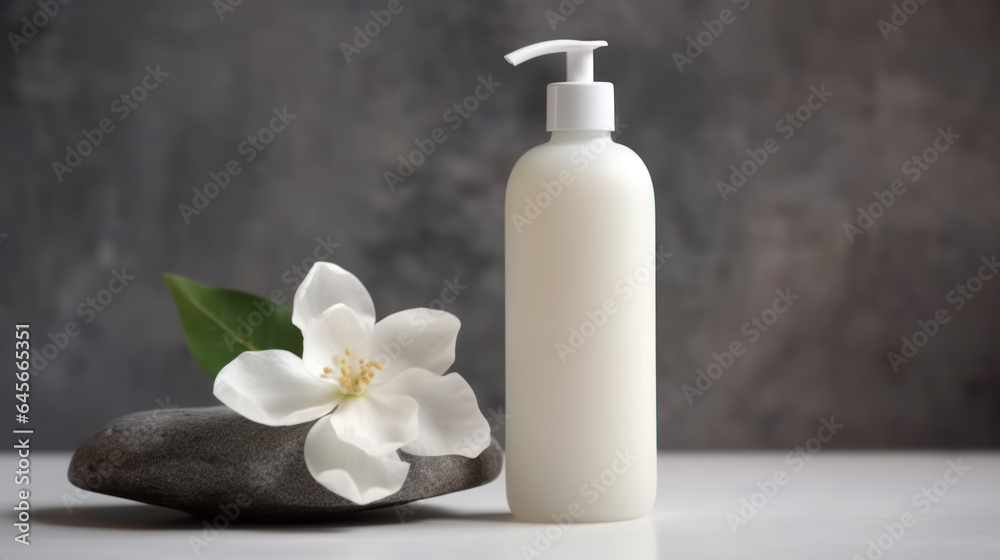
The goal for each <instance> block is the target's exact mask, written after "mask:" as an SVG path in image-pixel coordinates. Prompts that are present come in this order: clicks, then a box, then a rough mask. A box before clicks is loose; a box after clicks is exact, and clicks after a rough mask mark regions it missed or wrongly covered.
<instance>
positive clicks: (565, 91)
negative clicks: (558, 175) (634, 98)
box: [504, 39, 615, 131]
mask: <svg viewBox="0 0 1000 560" xmlns="http://www.w3.org/2000/svg"><path fill="white" fill-rule="evenodd" d="M606 46H608V42H607V41H572V40H569V39H560V40H556V41H543V42H541V43H535V44H533V45H528V46H526V47H522V48H520V49H517V50H516V51H514V52H512V53H510V54H508V55H507V56H505V57H504V58H505V59H507V62H509V63H511V64H513V65H514V66H517V65H518V64H521V63H522V62H524V61H526V60H531V59H532V58H535V57H536V56H541V55H543V54H553V53H560V52H564V53H566V81H565V82H556V83H552V84H549V87H548V88H547V89H546V104H547V106H548V114H547V116H546V118H545V121H546V122H545V129H546V130H549V131H553V130H614V129H615V86H614V84H612V83H610V82H595V81H594V49H596V48H598V47H606Z"/></svg>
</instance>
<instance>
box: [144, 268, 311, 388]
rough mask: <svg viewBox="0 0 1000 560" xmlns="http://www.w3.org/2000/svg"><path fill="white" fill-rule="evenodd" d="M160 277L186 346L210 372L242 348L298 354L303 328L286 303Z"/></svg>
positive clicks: (216, 371) (171, 275)
mask: <svg viewBox="0 0 1000 560" xmlns="http://www.w3.org/2000/svg"><path fill="white" fill-rule="evenodd" d="M163 281H164V282H166V284H167V287H168V288H170V295H172V296H173V298H174V302H175V303H176V304H177V311H178V312H179V313H180V317H181V326H182V327H183V328H184V338H185V339H186V340H187V344H188V348H189V349H190V350H191V354H192V355H193V356H194V359H195V360H197V362H198V363H199V364H200V365H201V367H202V368H203V369H204V370H205V373H207V374H208V375H209V376H210V377H212V378H215V376H216V375H218V374H219V371H220V370H221V369H222V368H223V366H225V365H226V364H228V363H229V362H230V361H232V360H233V358H235V357H236V356H239V355H240V354H241V353H242V352H244V351H246V350H270V349H280V350H288V351H289V352H292V353H294V354H296V355H298V356H301V355H302V333H301V332H300V331H299V329H298V328H297V327H296V326H295V325H293V324H292V312H291V310H290V309H288V308H287V307H283V306H281V305H278V304H276V303H274V302H273V301H271V300H269V299H265V298H259V297H257V296H254V295H251V294H247V293H244V292H237V291H235V290H225V289H221V288H213V287H211V286H206V285H204V284H200V283H198V282H195V281H194V280H190V279H188V278H184V277H183V276H178V275H176V274H164V275H163ZM254 325H256V326H254Z"/></svg>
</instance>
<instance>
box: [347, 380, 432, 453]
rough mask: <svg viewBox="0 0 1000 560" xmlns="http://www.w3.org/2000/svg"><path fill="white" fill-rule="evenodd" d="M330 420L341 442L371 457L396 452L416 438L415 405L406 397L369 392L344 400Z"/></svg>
mask: <svg viewBox="0 0 1000 560" xmlns="http://www.w3.org/2000/svg"><path fill="white" fill-rule="evenodd" d="M331 416H332V417H333V420H332V422H333V428H334V429H335V430H336V431H337V436H338V437H339V438H340V439H342V440H344V441H345V442H347V443H349V444H351V445H353V446H355V447H358V448H360V449H362V450H364V451H365V452H366V453H368V454H369V455H373V456H377V455H384V454H386V453H390V452H393V451H396V450H397V449H399V448H400V447H402V446H403V445H404V444H406V443H409V442H410V441H411V440H413V438H415V437H417V401H415V400H413V399H412V398H410V397H409V396H407V395H405V394H404V395H397V394H392V395H385V394H379V393H376V392H373V391H371V390H370V389H369V390H368V391H367V392H366V393H365V394H364V395H361V396H358V397H350V398H345V399H344V400H343V401H341V402H340V406H339V407H337V411H336V412H334V413H333V414H332V415H331Z"/></svg>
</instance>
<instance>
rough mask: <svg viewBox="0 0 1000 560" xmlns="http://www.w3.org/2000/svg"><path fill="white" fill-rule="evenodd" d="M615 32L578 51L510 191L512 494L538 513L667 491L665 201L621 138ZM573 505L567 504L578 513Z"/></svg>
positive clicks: (615, 507) (516, 55)
mask: <svg viewBox="0 0 1000 560" xmlns="http://www.w3.org/2000/svg"><path fill="white" fill-rule="evenodd" d="M603 46H607V43H606V42H605V41H570V40H558V41H546V42H542V43H537V44H534V45H529V46H527V47H524V48H522V49H519V50H516V51H514V52H512V53H510V54H508V55H507V56H506V59H507V61H508V62H510V63H511V64H514V65H518V64H520V63H522V62H524V61H526V60H529V59H531V58H534V57H536V56H539V55H543V54H552V53H563V52H564V53H566V63H567V67H568V68H567V81H566V82H559V83H553V84H549V86H548V91H547V98H548V99H547V105H548V116H547V130H549V131H550V132H551V133H552V136H551V139H550V140H549V142H547V143H545V144H542V145H541V146H538V147H535V148H533V149H531V150H530V151H528V152H527V153H526V154H524V156H522V157H521V159H520V160H518V162H517V164H516V165H515V166H514V169H513V171H511V174H510V180H509V181H508V183H507V193H506V202H505V207H506V209H505V220H506V225H505V244H506V247H505V259H506V287H505V288H506V389H507V414H508V420H507V445H506V452H507V501H508V503H509V505H510V509H511V511H512V512H513V513H514V515H515V517H517V518H519V519H522V520H525V521H537V522H547V523H552V522H566V521H569V522H595V521H618V520H624V519H633V518H637V517H642V516H644V515H646V514H647V513H649V511H650V510H651V508H652V505H653V501H654V498H655V494H656V297H655V284H656V282H655V271H656V269H657V268H658V267H659V265H660V264H661V263H662V257H661V256H660V255H659V254H658V253H657V252H656V247H655V209H654V200H653V185H652V181H651V180H650V176H649V171H648V170H647V169H646V166H645V165H644V164H643V163H642V160H640V159H639V156H637V155H636V154H635V152H633V151H632V150H630V149H628V148H626V147H624V146H622V145H620V144H616V143H614V141H613V140H612V138H611V132H612V131H613V130H614V129H615V115H614V86H613V85H612V84H610V83H606V82H594V81H593V80H594V69H593V62H594V49H596V48H598V47H603ZM567 516H568V517H567Z"/></svg>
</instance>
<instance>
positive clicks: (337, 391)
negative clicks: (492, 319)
mask: <svg viewBox="0 0 1000 560" xmlns="http://www.w3.org/2000/svg"><path fill="white" fill-rule="evenodd" d="M292 323H294V324H295V326H297V327H298V328H299V329H300V330H301V331H302V334H303V337H304V339H303V351H302V358H299V357H298V356H296V355H295V354H293V353H291V352H288V351H285V350H264V351H261V352H244V353H242V354H240V355H239V356H237V357H236V359H234V360H233V361H232V362H230V363H229V364H228V365H227V366H226V367H224V368H222V371H221V372H219V375H218V376H217V377H216V379H215V390H214V393H215V396H216V397H218V398H219V400H221V401H222V402H223V403H225V404H226V405H227V406H229V407H230V408H232V409H233V410H235V411H236V412H238V413H240V414H242V415H243V416H245V417H247V418H249V419H250V420H253V421H254V422H259V423H261V424H267V425H269V426H287V425H291V424H301V423H304V422H310V421H313V420H316V419H319V421H318V422H316V424H315V425H314V426H313V427H312V428H311V429H310V430H309V434H308V435H307V436H306V442H305V450H304V451H305V461H306V466H307V467H308V468H309V472H310V473H311V474H312V476H313V477H314V478H315V479H316V480H317V481H318V482H319V483H320V484H322V485H323V486H325V487H327V488H329V489H330V490H332V491H333V492H336V493H337V494H339V495H341V496H343V497H345V498H347V499H349V500H351V501H352V502H355V503H358V504H367V503H369V502H372V501H375V500H378V499H381V498H384V497H386V496H388V495H390V494H393V493H395V492H396V491H398V490H399V489H400V488H402V486H403V481H404V480H405V479H406V474H407V472H408V471H409V468H410V466H409V464H408V463H406V462H404V461H401V460H400V458H399V456H398V455H397V454H396V450H397V449H402V450H403V451H406V452H407V453H411V454H413V455H450V454H455V455H464V456H466V457H476V456H478V455H479V454H480V453H481V452H482V451H483V450H484V449H485V448H486V447H487V446H488V445H489V438H487V437H481V436H482V434H489V429H490V428H489V424H488V423H487V421H486V418H484V417H483V414H482V413H481V412H480V411H479V406H478V404H477V403H476V396H475V394H474V393H473V392H472V388H471V387H469V384H468V383H467V382H466V381H465V379H463V378H462V377H461V376H460V375H458V374H457V373H452V374H449V375H444V373H445V372H447V370H448V368H449V367H450V366H451V364H452V362H454V360H455V339H456V338H457V336H458V329H459V327H460V326H461V323H460V322H459V320H458V318H457V317H455V316H454V315H452V314H450V313H446V312H444V311H436V310H432V309H426V308H421V309H408V310H406V311H400V312H399V313H394V314H392V315H389V316H388V317H385V318H383V319H382V320H381V321H379V322H378V323H376V322H375V305H374V303H372V298H371V296H370V295H369V294H368V291H367V290H366V289H365V287H364V286H363V285H362V284H361V281H360V280H358V279H357V278H356V277H355V276H354V275H353V274H351V273H350V272H348V271H346V270H344V269H343V268H340V267H339V266H337V265H334V264H331V263H325V262H320V263H316V264H315V265H314V266H313V267H312V269H311V270H310V271H309V274H308V275H306V277H305V280H303V281H302V284H301V285H300V286H299V288H298V290H296V292H295V299H294V301H293V305H292ZM477 434H478V436H479V437H475V436H476V435H477ZM482 440H485V441H482Z"/></svg>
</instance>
